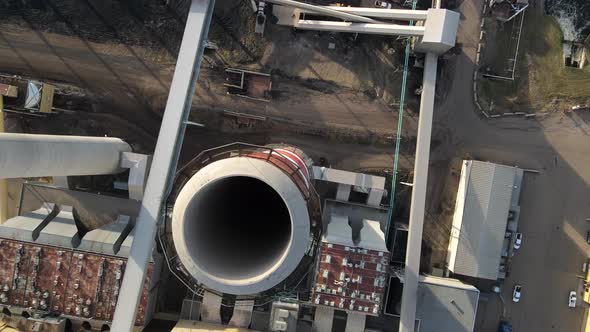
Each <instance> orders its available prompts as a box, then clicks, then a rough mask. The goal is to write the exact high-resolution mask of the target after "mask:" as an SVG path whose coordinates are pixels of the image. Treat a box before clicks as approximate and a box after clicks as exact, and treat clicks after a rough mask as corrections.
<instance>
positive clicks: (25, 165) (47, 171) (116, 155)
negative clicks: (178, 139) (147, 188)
mask: <svg viewBox="0 0 590 332" xmlns="http://www.w3.org/2000/svg"><path fill="white" fill-rule="evenodd" d="M129 151H131V147H130V146H129V145H128V144H127V143H125V142H123V141H122V140H121V139H119V138H112V137H84V136H57V135H33V134H12V133H10V134H9V133H2V134H0V179H2V178H3V179H6V178H20V177H41V176H69V175H98V174H114V173H119V172H121V171H122V169H121V167H120V165H119V162H120V159H121V153H122V152H129Z"/></svg>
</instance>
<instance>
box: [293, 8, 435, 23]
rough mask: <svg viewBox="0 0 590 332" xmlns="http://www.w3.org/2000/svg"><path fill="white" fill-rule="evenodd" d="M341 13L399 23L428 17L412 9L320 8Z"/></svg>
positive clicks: (307, 11)
mask: <svg viewBox="0 0 590 332" xmlns="http://www.w3.org/2000/svg"><path fill="white" fill-rule="evenodd" d="M320 7H325V8H328V9H331V10H335V11H338V12H342V13H349V14H354V15H359V16H366V17H377V18H384V19H388V20H399V21H424V20H426V17H427V16H428V11H427V10H412V9H384V8H363V7H337V6H320ZM301 13H306V14H315V11H314V10H309V9H302V10H301Z"/></svg>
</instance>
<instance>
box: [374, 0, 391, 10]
mask: <svg viewBox="0 0 590 332" xmlns="http://www.w3.org/2000/svg"><path fill="white" fill-rule="evenodd" d="M375 7H376V8H384V9H391V4H390V3H389V2H387V1H380V0H377V1H375Z"/></svg>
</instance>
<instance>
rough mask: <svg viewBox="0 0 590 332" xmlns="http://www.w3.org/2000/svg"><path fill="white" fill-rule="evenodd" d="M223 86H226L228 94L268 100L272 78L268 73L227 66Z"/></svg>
mask: <svg viewBox="0 0 590 332" xmlns="http://www.w3.org/2000/svg"><path fill="white" fill-rule="evenodd" d="M223 86H225V87H226V88H227V93H228V94H230V95H236V96H240V97H246V98H250V99H255V100H262V101H269V100H270V97H271V95H270V92H271V90H272V80H271V77H270V74H265V73H259V72H255V71H249V70H243V69H235V68H227V69H226V70H225V83H223Z"/></svg>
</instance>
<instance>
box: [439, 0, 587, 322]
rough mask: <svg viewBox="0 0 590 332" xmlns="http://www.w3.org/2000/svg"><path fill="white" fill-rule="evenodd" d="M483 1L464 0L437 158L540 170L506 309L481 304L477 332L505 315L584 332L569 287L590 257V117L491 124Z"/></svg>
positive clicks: (526, 188)
mask: <svg viewBox="0 0 590 332" xmlns="http://www.w3.org/2000/svg"><path fill="white" fill-rule="evenodd" d="M481 5H482V1H466V0H465V1H463V2H462V4H461V6H460V11H461V13H462V20H461V24H460V28H459V36H458V42H460V43H462V44H463V52H462V53H461V54H460V55H458V56H457V57H455V58H454V59H453V60H452V63H451V66H449V68H448V69H449V70H450V71H449V73H450V72H452V88H451V90H450V91H449V93H448V95H447V98H446V100H445V102H444V103H443V104H442V105H441V107H439V108H438V110H437V112H436V115H435V117H436V119H435V126H436V128H437V132H439V133H440V135H442V136H443V137H446V139H442V140H443V141H444V142H446V144H445V146H442V147H440V149H439V150H437V151H432V153H433V155H435V156H436V155H438V156H442V155H447V156H448V157H449V158H452V157H461V156H463V155H465V154H469V155H471V156H472V157H473V158H474V159H479V160H488V161H492V162H498V163H503V164H506V165H515V166H519V167H522V168H526V169H534V170H538V171H539V174H533V173H527V174H526V175H525V178H524V183H523V188H522V193H521V218H520V224H519V230H520V231H521V232H522V233H523V234H524V239H523V245H522V247H521V249H520V250H519V251H518V252H517V253H516V255H515V256H514V258H513V260H512V269H511V273H510V275H509V277H508V278H507V279H506V281H505V282H504V284H503V297H504V299H505V300H506V306H505V308H503V307H502V305H501V301H500V300H499V298H498V297H497V296H495V295H492V296H491V297H490V300H489V301H488V302H487V303H480V305H481V307H480V311H479V312H480V313H481V314H482V315H480V316H479V317H478V320H477V324H476V331H478V332H488V331H489V332H492V331H497V326H498V321H499V319H500V316H501V315H502V314H505V318H506V319H507V320H509V321H510V322H511V323H512V324H513V326H514V331H519V332H520V331H538V332H543V331H564V332H569V331H575V332H577V331H580V330H581V328H582V323H583V316H584V310H585V309H584V308H583V307H584V305H583V304H582V301H581V294H578V299H579V301H578V307H577V308H575V309H570V308H568V305H567V299H568V293H569V291H570V290H577V289H578V285H579V280H580V279H579V278H578V276H579V275H581V274H582V271H581V268H582V264H583V262H584V261H585V259H586V258H587V257H588V256H589V249H590V246H589V245H588V244H587V243H586V231H587V230H590V223H588V222H586V221H585V218H586V217H590V188H589V183H590V144H589V140H588V138H589V134H590V126H589V121H590V114H583V113H579V114H570V115H564V114H560V113H555V114H552V115H550V116H547V117H541V118H537V119H532V120H531V119H522V118H504V119H500V120H486V119H484V118H483V116H481V115H480V114H478V112H477V111H476V110H475V107H474V104H473V100H472V77H473V71H474V69H475V64H474V59H475V54H476V51H477V40H478V39H479V15H478V13H479V11H480V10H481ZM515 284H521V285H522V286H523V293H522V300H521V301H520V303H512V288H513V286H514V285H515Z"/></svg>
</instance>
